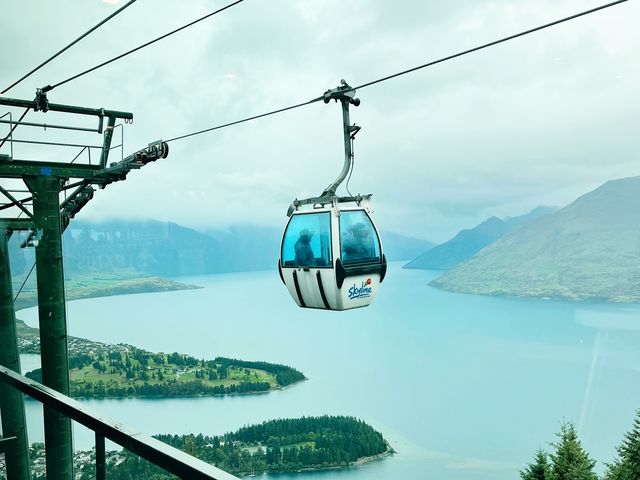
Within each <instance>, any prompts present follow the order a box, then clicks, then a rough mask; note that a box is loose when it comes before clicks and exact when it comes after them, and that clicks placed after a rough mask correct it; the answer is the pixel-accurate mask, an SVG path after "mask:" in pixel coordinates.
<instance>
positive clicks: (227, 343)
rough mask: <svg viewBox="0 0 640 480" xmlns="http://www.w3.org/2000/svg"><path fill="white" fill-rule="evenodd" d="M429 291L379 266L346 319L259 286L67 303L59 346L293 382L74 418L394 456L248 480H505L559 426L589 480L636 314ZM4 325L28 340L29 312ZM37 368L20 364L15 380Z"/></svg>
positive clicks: (609, 421) (602, 450) (425, 276)
mask: <svg viewBox="0 0 640 480" xmlns="http://www.w3.org/2000/svg"><path fill="white" fill-rule="evenodd" d="M435 276H437V273H435V272H428V271H419V270H403V269H401V268H400V265H399V264H393V265H392V266H391V268H390V271H389V273H388V276H387V278H386V279H385V282H384V283H383V285H382V286H381V287H380V291H379V295H378V297H377V298H376V299H375V301H374V302H373V304H372V305H371V306H370V307H368V308H365V309H360V310H355V311H346V312H325V311H316V310H304V309H299V308H298V307H296V306H295V305H294V303H293V301H292V300H291V298H290V296H289V294H288V292H287V291H286V289H285V287H284V286H283V285H282V284H281V282H280V279H279V277H278V274H277V272H275V271H274V272H250V273H237V274H224V275H209V276H201V277H188V278H184V277H183V278H180V279H179V280H180V281H182V282H185V283H192V284H197V285H201V286H203V287H204V288H202V289H199V290H186V291H180V292H167V293H152V294H138V295H126V296H118V297H106V298H97V299H88V300H79V301H74V302H70V303H69V305H68V322H69V334H70V335H75V336H79V337H85V338H89V339H92V340H97V341H102V342H109V343H120V342H124V343H130V344H133V345H136V346H139V347H142V348H145V349H148V350H151V351H165V352H173V351H178V352H181V353H188V354H191V355H194V356H196V357H199V358H213V357H215V356H217V355H224V356H228V357H237V358H242V359H248V360H265V361H269V362H277V363H284V364H288V365H291V366H293V367H296V368H298V369H299V370H301V371H302V372H304V374H305V375H306V376H307V377H308V378H309V380H308V381H306V382H303V383H300V384H297V385H294V386H292V387H289V388H287V389H285V390H282V391H276V392H272V393H268V394H263V395H251V396H228V397H214V398H186V399H147V400H143V399H123V400H88V401H83V403H85V404H87V405H90V406H91V407H92V408H94V409H95V410H97V411H99V412H101V413H103V414H105V415H107V416H110V417H112V418H114V419H117V420H118V421H121V422H123V423H127V424H129V425H131V426H133V427H136V428H139V429H140V430H141V431H143V432H145V433H148V434H155V433H203V434H209V435H213V434H221V433H225V432H227V431H231V430H235V429H237V428H238V427H241V426H243V425H246V424H250V423H255V422H261V421H263V420H266V419H271V418H278V417H298V416H302V415H322V414H345V415H354V416H357V417H359V418H361V419H363V420H365V421H366V422H368V423H370V424H371V425H373V426H374V427H375V428H377V429H378V430H380V431H381V432H382V433H383V435H384V436H385V438H386V439H387V440H388V441H389V442H390V443H391V445H392V446H393V448H394V449H395V450H396V451H397V455H394V456H393V457H390V458H387V459H383V460H379V461H375V462H372V463H370V464H367V465H365V466H362V467H358V468H352V469H347V470H341V471H328V472H318V473H297V474H287V475H284V474H283V475H265V476H264V477H263V478H273V479H275V478H277V479H281V480H288V479H294V478H295V479H298V480H306V479H311V478H313V479H314V480H316V479H317V480H333V479H336V480H337V479H340V480H361V479H369V480H379V479H380V480H381V479H385V480H391V479H400V478H404V479H434V480H457V479H487V480H489V479H499V480H503V479H504V480H506V479H517V478H519V474H518V470H519V469H520V468H522V466H523V465H524V464H525V463H526V462H528V461H529V460H531V459H532V458H533V455H534V453H535V451H536V449H538V448H539V447H543V448H547V447H548V442H552V441H553V440H554V433H555V432H557V431H558V429H559V425H560V422H561V421H562V420H563V419H566V420H571V421H574V422H575V424H576V425H577V427H578V430H579V433H580V436H581V439H582V441H583V443H584V445H585V447H586V448H587V450H588V451H589V452H590V453H591V455H592V456H593V457H594V458H595V459H596V460H597V461H598V470H599V471H602V469H603V467H604V462H610V461H611V460H612V459H613V456H614V451H615V446H616V445H617V444H618V443H619V442H620V440H621V438H622V435H623V433H624V432H625V431H626V430H628V429H629V428H630V426H631V423H632V419H633V417H634V412H635V410H636V409H637V408H640V306H619V305H601V304H583V303H569V302H555V301H543V300H520V299H505V298H492V297H481V296H472V295H461V294H452V293H447V292H442V291H439V290H436V289H433V288H430V287H428V286H427V283H428V282H429V281H430V280H431V279H432V278H435ZM18 317H19V318H21V319H23V320H25V321H26V322H27V323H28V324H29V325H33V326H36V325H37V310H36V309H34V308H32V309H27V310H23V311H21V312H19V314H18ZM37 361H38V357H37V356H23V368H24V369H25V370H26V369H30V368H33V367H34V366H35V365H36V364H37ZM27 416H28V423H29V435H30V437H29V440H30V441H32V442H34V441H42V439H43V433H42V408H41V406H40V404H39V403H37V402H35V401H28V402H27ZM74 431H75V444H76V448H77V449H89V448H91V447H92V446H93V434H92V433H91V432H89V431H87V430H84V429H83V428H82V427H80V426H78V425H76V426H75V427H74Z"/></svg>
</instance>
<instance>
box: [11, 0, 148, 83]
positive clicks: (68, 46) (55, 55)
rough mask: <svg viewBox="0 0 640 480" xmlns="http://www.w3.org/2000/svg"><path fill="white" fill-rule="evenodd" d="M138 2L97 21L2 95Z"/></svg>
mask: <svg viewBox="0 0 640 480" xmlns="http://www.w3.org/2000/svg"><path fill="white" fill-rule="evenodd" d="M135 2H136V0H130V1H129V2H127V3H126V4H125V5H123V6H122V7H120V8H119V9H118V10H116V11H115V12H113V13H112V14H111V15H109V16H108V17H106V18H105V19H104V20H102V21H100V22H99V23H97V24H96V25H95V26H93V27H92V28H90V29H89V30H87V31H86V32H85V33H83V34H82V35H80V36H79V37H78V38H76V39H75V40H74V41H73V42H71V43H70V44H68V45H67V46H66V47H64V48H62V49H61V50H59V51H57V52H56V53H54V54H53V55H51V56H50V57H49V58H47V59H46V60H45V61H44V62H42V63H41V64H40V65H38V66H37V67H35V68H34V69H32V70H31V71H29V72H28V73H26V74H25V75H23V76H22V77H21V78H19V79H18V80H16V81H15V82H13V83H12V84H11V85H9V86H8V87H7V88H5V89H4V90H2V92H0V95H3V94H5V93H6V92H8V91H9V90H11V89H12V88H13V87H15V86H16V85H18V84H19V83H20V82H22V81H23V80H25V79H27V78H28V77H30V76H31V75H33V74H34V73H35V72H37V71H38V70H40V69H41V68H42V67H44V66H45V65H46V64H47V63H49V62H51V61H52V60H53V59H55V58H56V57H58V56H59V55H61V54H62V53H64V52H66V51H67V50H69V49H70V48H71V47H73V46H74V45H75V44H76V43H78V42H79V41H80V40H82V39H83V38H85V37H87V36H88V35H90V34H91V33H93V32H94V31H96V30H97V29H98V28H100V27H101V26H102V25H104V24H105V23H107V22H108V21H109V20H111V19H112V18H113V17H115V16H116V15H118V14H119V13H120V12H122V11H123V10H125V9H126V8H128V7H130V6H131V5H132V4H134V3H135Z"/></svg>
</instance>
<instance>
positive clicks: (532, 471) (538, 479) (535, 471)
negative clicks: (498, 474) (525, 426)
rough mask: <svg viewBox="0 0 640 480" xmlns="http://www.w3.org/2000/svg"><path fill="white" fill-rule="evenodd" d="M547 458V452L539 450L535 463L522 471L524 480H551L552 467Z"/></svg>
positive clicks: (521, 475) (521, 474)
mask: <svg viewBox="0 0 640 480" xmlns="http://www.w3.org/2000/svg"><path fill="white" fill-rule="evenodd" d="M547 457H548V456H547V454H546V453H545V452H543V451H542V450H538V451H537V452H536V457H535V459H534V461H533V462H532V463H530V464H529V465H527V466H526V467H525V469H524V470H522V471H520V477H521V478H522V480H550V479H551V466H550V465H549V462H548V459H547Z"/></svg>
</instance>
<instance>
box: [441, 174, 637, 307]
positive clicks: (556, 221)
mask: <svg viewBox="0 0 640 480" xmlns="http://www.w3.org/2000/svg"><path fill="white" fill-rule="evenodd" d="M431 285H433V286H435V287H438V288H441V289H444V290H450V291H455V292H463V293H474V294H487V295H510V296H519V297H535V298H558V299H570V300H590V301H613V302H640V177H630V178H623V179H619V180H611V181H609V182H607V183H605V184H604V185H602V186H600V187H598V188H597V189H595V190H593V191H592V192H589V193H587V194H585V195H583V196H581V197H580V198H578V199H577V200H575V201H574V202H573V203H571V204H570V205H568V206H566V207H564V208H562V209H560V210H558V211H557V212H556V213H553V214H550V215H545V216H542V217H539V218H537V219H534V220H532V221H530V222H528V223H527V224H525V225H523V226H522V227H521V228H518V229H516V230H514V231H512V232H510V233H508V234H506V235H504V236H503V237H501V238H500V239H498V240H497V241H496V242H494V243H492V244H491V245H489V246H488V247H486V248H484V249H483V250H482V251H480V252H479V253H478V254H476V255H475V256H474V257H473V258H471V259H470V260H468V261H466V262H464V263H461V264H459V265H458V266H457V267H455V268H454V269H453V270H450V271H449V272H447V273H445V274H444V275H442V276H441V277H439V278H437V279H436V280H434V281H432V282H431Z"/></svg>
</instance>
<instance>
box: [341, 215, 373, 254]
mask: <svg viewBox="0 0 640 480" xmlns="http://www.w3.org/2000/svg"><path fill="white" fill-rule="evenodd" d="M371 242H372V240H371V237H370V236H369V230H368V229H367V227H366V225H365V224H364V223H356V224H355V225H353V226H352V227H351V228H350V229H349V233H348V236H347V237H346V238H344V239H343V253H344V260H345V261H346V262H358V261H363V260H369V259H370V258H371V251H372V248H371V245H372V244H371Z"/></svg>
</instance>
